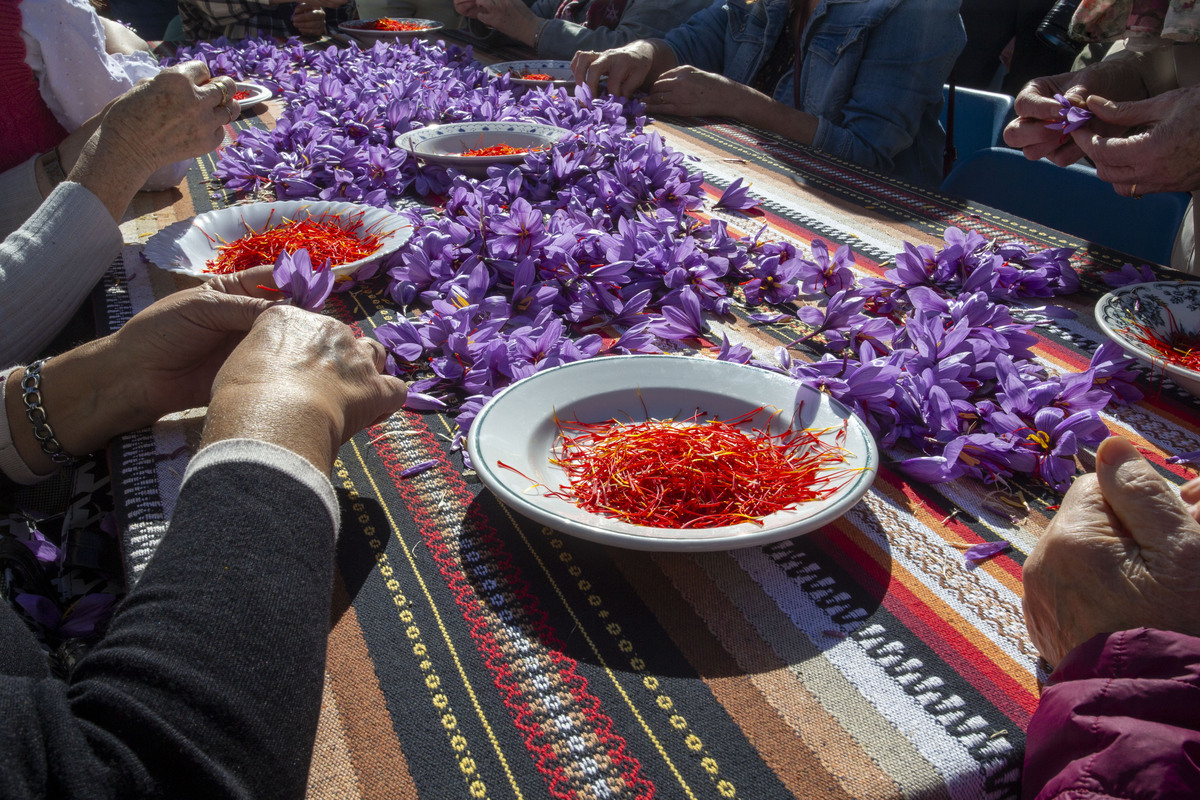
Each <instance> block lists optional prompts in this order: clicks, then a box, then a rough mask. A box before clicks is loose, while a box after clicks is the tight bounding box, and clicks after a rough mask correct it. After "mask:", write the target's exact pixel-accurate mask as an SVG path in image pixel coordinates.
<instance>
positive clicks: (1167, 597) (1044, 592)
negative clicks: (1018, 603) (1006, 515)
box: [1024, 437, 1200, 664]
mask: <svg viewBox="0 0 1200 800" xmlns="http://www.w3.org/2000/svg"><path fill="white" fill-rule="evenodd" d="M1024 576H1025V577H1024V581H1025V599H1024V608H1025V621H1026V624H1027V625H1028V626H1029V635H1030V637H1031V638H1032V639H1033V643H1034V645H1035V646H1036V647H1037V649H1038V651H1039V652H1040V653H1041V654H1042V656H1043V657H1044V658H1045V659H1046V660H1047V661H1049V662H1050V663H1051V664H1057V663H1058V662H1060V661H1061V660H1062V659H1063V657H1064V656H1066V654H1067V653H1068V652H1070V651H1071V650H1072V649H1074V648H1075V647H1077V646H1079V645H1080V644H1083V643H1084V642H1086V641H1087V640H1088V639H1090V638H1092V637H1093V636H1095V635H1097V634H1100V633H1109V632H1112V631H1120V630H1128V629H1130V628H1137V627H1142V626H1145V627H1150V628H1159V629H1162V630H1172V631H1179V632H1181V633H1186V634H1190V635H1192V636H1196V635H1200V524H1198V523H1197V522H1196V520H1195V519H1193V518H1192V516H1191V514H1189V513H1188V510H1187V509H1186V508H1185V507H1184V505H1183V504H1182V503H1181V502H1180V501H1179V498H1177V497H1176V496H1175V493H1174V491H1173V490H1172V489H1171V486H1170V485H1169V484H1168V483H1167V482H1166V481H1165V480H1163V478H1162V477H1160V476H1159V475H1158V474H1157V473H1156V472H1155V471H1154V469H1153V468H1152V467H1151V466H1150V464H1148V463H1147V462H1146V460H1145V459H1144V458H1142V457H1141V455H1139V454H1138V452H1137V451H1136V450H1135V449H1134V448H1133V445H1131V444H1130V443H1129V442H1127V441H1125V440H1124V439H1121V438H1116V437H1114V438H1110V439H1107V440H1105V441H1104V442H1103V443H1102V444H1101V445H1100V448H1099V450H1098V451H1097V454H1096V474H1095V475H1084V476H1083V477H1081V478H1079V479H1078V480H1076V481H1075V484H1074V485H1073V486H1072V487H1071V489H1070V491H1068V492H1067V495H1066V497H1064V498H1063V502H1062V506H1061V508H1060V509H1059V511H1058V514H1057V515H1055V517H1054V520H1053V521H1052V522H1051V523H1050V526H1049V527H1048V528H1047V529H1046V532H1045V534H1043V535H1042V538H1041V540H1040V541H1039V542H1038V544H1037V547H1035V548H1034V550H1033V552H1032V553H1031V554H1030V556H1029V559H1028V560H1027V561H1026V562H1025V569H1024Z"/></svg>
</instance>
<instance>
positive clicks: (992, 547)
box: [963, 540, 1012, 564]
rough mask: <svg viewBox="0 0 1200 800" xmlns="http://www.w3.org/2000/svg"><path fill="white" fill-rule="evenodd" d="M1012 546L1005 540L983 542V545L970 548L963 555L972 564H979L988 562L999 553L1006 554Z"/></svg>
mask: <svg viewBox="0 0 1200 800" xmlns="http://www.w3.org/2000/svg"><path fill="white" fill-rule="evenodd" d="M1011 546H1012V545H1010V544H1009V543H1008V542H1006V541H1003V540H1001V541H998V542H982V543H981V544H977V545H972V546H971V547H968V548H967V549H966V551H965V552H964V553H963V558H965V559H966V560H967V561H970V562H971V563H972V564H979V563H981V562H983V561H987V560H988V559H989V558H991V557H992V556H994V555H996V554H997V553H1002V552H1004V551H1005V550H1007V549H1008V548H1009V547H1011Z"/></svg>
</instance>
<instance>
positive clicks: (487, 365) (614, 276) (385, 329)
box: [179, 40, 1140, 491]
mask: <svg viewBox="0 0 1200 800" xmlns="http://www.w3.org/2000/svg"><path fill="white" fill-rule="evenodd" d="M179 55H180V57H199V58H202V59H204V60H205V61H207V62H208V63H209V64H210V66H211V67H212V68H213V70H214V71H220V72H222V73H224V74H232V75H234V76H235V77H238V78H253V79H256V80H259V81H262V82H268V83H270V84H271V85H272V86H273V87H274V88H277V89H278V90H279V91H280V92H281V95H282V99H283V102H284V105H285V111H284V112H283V114H282V116H281V118H280V119H279V122H278V125H277V126H276V127H275V129H274V130H272V131H261V130H251V131H246V132H243V133H242V134H241V135H240V137H239V139H238V141H237V142H236V144H235V145H234V146H232V147H229V148H227V149H226V150H225V152H224V154H223V156H222V159H221V162H220V164H219V166H218V170H217V175H218V177H220V178H221V179H222V180H223V181H224V182H225V184H226V185H227V186H228V187H231V188H234V189H237V190H241V191H251V190H256V189H259V188H261V187H264V186H270V187H273V188H274V190H275V192H276V194H277V196H279V197H280V198H300V197H312V198H321V199H345V200H354V201H358V202H364V203H371V204H375V205H381V206H382V205H390V204H394V203H396V202H397V201H399V200H400V199H401V197H402V196H403V195H405V194H406V193H411V194H416V195H418V196H421V197H424V198H426V199H432V200H433V201H435V203H437V205H438V206H439V207H438V208H437V209H436V210H431V209H427V208H426V209H418V210H413V211H409V212H406V213H409V214H411V215H412V219H413V222H414V226H415V233H414V236H413V238H412V241H411V242H410V243H409V244H408V245H407V246H406V247H405V248H403V249H402V250H401V251H399V252H398V253H397V254H396V255H394V256H393V257H391V258H390V259H389V260H388V262H387V263H386V264H385V265H383V269H384V270H386V274H387V281H388V283H387V290H388V292H389V294H390V296H391V298H392V299H393V300H394V301H395V302H396V303H397V305H399V306H400V307H402V308H404V309H405V311H406V314H405V316H404V318H403V319H401V320H400V321H398V322H394V323H389V324H387V325H384V326H382V327H380V328H379V329H377V331H376V335H377V336H378V338H379V339H380V341H381V342H383V343H384V344H385V345H386V346H387V347H388V348H389V350H390V352H391V354H392V355H391V359H390V361H389V369H390V370H391V371H392V372H394V373H395V374H398V375H402V376H404V377H406V378H408V379H410V380H411V381H412V383H411V394H410V404H409V405H410V407H411V408H423V409H432V408H454V409H455V411H456V414H457V416H456V419H457V422H458V424H459V427H460V434H459V439H460V440H461V436H462V434H463V433H465V431H466V430H467V429H468V428H469V426H470V424H471V422H472V420H473V419H474V417H475V415H476V414H477V413H478V411H479V409H480V408H482V406H483V404H484V403H485V402H486V401H487V400H488V399H489V398H490V397H491V396H493V395H494V394H495V393H496V392H498V391H499V390H501V389H503V388H504V387H505V386H507V385H509V384H510V383H512V382H513V381H515V380H519V379H520V378H523V377H526V376H528V375H531V374H534V373H535V372H537V371H539V370H543V369H546V368H548V367H552V366H555V365H557V364H562V363H565V362H569V361H575V360H580V359H584V358H592V357H595V356H598V355H605V354H611V353H629V352H660V351H661V350H662V349H664V348H672V347H678V346H685V345H686V344H695V343H696V341H697V340H699V339H702V338H705V337H712V336H713V334H712V333H711V331H710V329H709V327H708V324H709V323H708V321H709V320H712V319H714V318H719V317H722V316H724V315H726V314H727V313H728V312H729V311H730V309H731V307H732V303H733V300H734V298H733V296H732V295H731V292H734V293H736V292H737V291H739V289H738V287H740V291H741V293H742V295H743V297H744V298H745V301H746V303H747V304H748V305H750V306H757V307H759V309H758V311H757V312H756V313H755V314H753V315H752V319H754V320H756V321H758V322H762V323H774V322H780V321H786V320H789V319H794V320H795V321H796V323H798V324H799V327H801V328H802V329H803V331H804V336H802V337H801V338H800V339H798V340H796V341H795V342H793V345H796V346H797V347H799V348H801V351H807V352H813V351H814V350H815V351H816V352H818V353H820V354H821V355H820V357H819V358H818V360H816V361H812V362H809V361H807V360H804V361H802V360H801V359H800V358H798V357H797V356H796V353H797V352H799V351H797V350H795V349H793V348H779V349H778V350H777V354H776V355H777V358H778V360H779V363H778V364H767V363H762V362H759V361H758V360H756V359H754V358H753V357H752V354H751V352H750V350H749V349H748V348H746V347H744V346H741V345H734V344H730V342H729V341H728V339H724V340H723V342H722V345H721V347H720V349H719V352H718V353H717V354H716V355H717V357H718V358H722V359H726V360H733V361H739V362H742V363H754V364H756V365H758V366H761V367H764V368H767V369H773V370H777V371H782V372H785V373H787V374H790V375H792V376H794V377H796V378H797V379H799V380H804V381H809V382H812V383H815V384H818V385H820V386H822V387H823V388H824V389H825V390H826V391H828V392H829V393H830V394H832V395H833V396H834V397H836V398H838V399H840V400H842V401H843V402H845V403H847V404H848V405H850V406H851V407H852V408H854V409H855V410H856V411H857V412H858V413H859V414H861V415H862V416H863V418H864V419H865V420H866V421H867V423H868V425H870V426H871V428H872V429H873V430H874V431H875V432H876V434H877V435H878V436H879V437H880V443H881V445H882V446H883V447H885V448H888V449H889V450H890V451H891V452H892V453H893V454H894V455H896V456H897V458H898V459H900V465H899V466H900V468H901V469H903V470H904V471H905V472H906V473H908V474H909V475H911V476H913V477H915V478H917V479H920V480H925V481H944V480H951V479H954V478H957V477H959V476H964V475H969V476H973V477H976V478H979V479H982V480H984V481H988V482H994V481H1004V480H1007V479H1009V478H1011V477H1013V476H1017V475H1026V476H1032V477H1034V478H1036V479H1039V480H1041V481H1044V482H1045V483H1046V484H1049V485H1050V486H1052V487H1054V488H1056V489H1058V490H1060V491H1061V490H1064V489H1065V488H1066V487H1067V486H1068V485H1069V482H1070V480H1071V478H1072V476H1073V475H1074V474H1075V455H1076V454H1077V453H1078V452H1079V451H1080V448H1082V447H1091V446H1094V445H1096V444H1097V443H1098V442H1099V441H1100V440H1101V439H1102V438H1103V437H1104V436H1105V435H1106V428H1105V426H1104V424H1103V422H1102V421H1101V418H1100V413H1099V412H1100V411H1101V409H1103V408H1104V407H1105V406H1106V405H1107V404H1108V403H1109V402H1114V401H1115V402H1131V401H1132V400H1135V399H1137V398H1138V397H1140V392H1138V390H1137V389H1136V388H1135V387H1134V386H1133V385H1132V384H1133V379H1134V377H1135V373H1133V372H1132V371H1131V370H1130V366H1131V364H1132V360H1131V359H1127V358H1125V357H1124V356H1122V354H1121V353H1120V351H1119V349H1118V348H1116V347H1115V346H1111V345H1105V346H1103V347H1101V348H1100V349H1099V350H1098V351H1097V353H1096V355H1095V357H1094V358H1093V360H1092V364H1091V367H1090V368H1089V369H1088V370H1086V371H1085V372H1083V373H1080V374H1066V375H1055V374H1051V373H1049V372H1048V371H1047V370H1046V369H1045V368H1044V367H1042V366H1041V365H1040V364H1039V363H1038V362H1036V361H1035V360H1034V359H1033V357H1032V354H1031V352H1030V350H1029V347H1030V346H1031V345H1032V344H1033V343H1034V341H1035V339H1034V337H1033V336H1032V334H1031V333H1030V331H1031V330H1032V328H1033V327H1034V326H1035V325H1036V324H1038V323H1040V322H1043V321H1046V320H1048V319H1049V318H1050V317H1052V316H1055V315H1056V311H1055V309H1054V307H1053V306H1048V307H1042V308H1036V307H1033V306H1031V305H1030V302H1029V301H1030V299H1031V298H1048V297H1052V296H1054V295H1058V294H1069V293H1071V292H1073V291H1075V290H1076V288H1077V286H1078V281H1077V278H1076V275H1075V273H1074V270H1073V269H1072V268H1071V267H1070V265H1069V263H1068V258H1069V256H1070V251H1069V250H1064V249H1052V250H1047V251H1043V252H1038V253H1031V252H1029V251H1028V250H1027V249H1026V248H1025V247H1023V246H1020V245H1017V244H1004V243H997V242H988V241H986V240H985V239H984V238H983V237H982V236H979V235H978V234H974V233H963V232H962V231H959V230H957V229H955V228H950V229H948V230H947V231H946V235H945V243H944V246H943V247H940V248H933V247H930V246H928V245H920V246H915V245H911V244H906V245H905V247H904V252H902V253H899V254H897V255H896V257H895V264H894V267H893V268H892V269H890V270H889V271H888V272H887V273H886V274H885V275H884V277H882V278H869V279H866V280H862V281H859V280H857V279H856V275H855V271H854V270H853V269H852V268H851V267H852V265H853V261H854V258H853V254H852V253H851V251H850V249H849V248H848V247H842V248H839V249H837V250H836V251H835V252H834V253H832V254H831V253H830V252H829V248H828V247H827V246H826V244H825V243H823V242H820V241H816V242H814V243H813V245H812V247H811V253H810V254H809V257H806V256H805V254H803V253H801V252H800V251H799V250H797V248H796V247H795V246H793V245H792V244H790V243H787V242H777V241H767V240H765V239H764V238H763V235H762V232H760V233H759V235H758V236H754V237H750V238H745V239H740V238H737V237H735V236H733V235H731V234H730V233H729V231H728V230H727V228H726V225H725V223H724V222H723V221H721V220H720V219H711V220H708V221H705V220H702V219H701V218H699V217H698V216H697V215H695V214H694V213H690V212H694V211H697V210H699V209H701V208H702V207H703V205H704V195H703V190H702V188H701V180H702V178H701V176H700V175H699V174H698V173H696V172H694V171H692V170H691V169H690V168H689V164H688V162H687V160H686V159H685V158H684V157H683V155H682V154H680V153H678V152H676V151H673V150H671V149H670V148H669V147H667V146H666V145H665V143H664V142H663V140H662V139H661V137H659V136H658V135H657V134H656V133H653V132H649V133H648V132H646V131H645V130H644V129H643V120H642V119H641V118H638V117H635V116H634V115H636V114H637V113H639V111H640V108H641V107H640V105H639V104H638V103H637V102H636V101H632V102H630V103H627V104H622V103H621V102H618V101H616V100H614V99H612V98H607V97H602V98H596V97H592V96H591V95H590V93H589V92H588V91H587V89H586V88H585V87H579V88H576V89H575V90H574V91H573V92H568V91H567V90H565V89H553V88H530V89H525V88H523V87H520V86H513V85H511V84H510V82H509V81H508V79H507V77H500V78H494V77H492V76H489V75H487V74H486V73H485V72H484V71H483V70H482V69H481V68H480V67H479V65H478V64H477V63H475V62H474V60H473V59H472V58H471V54H470V51H469V50H463V49H461V48H458V47H456V46H444V45H441V44H427V43H424V42H421V41H419V40H417V41H414V42H413V43H412V44H411V45H408V46H390V47H389V46H383V45H377V46H375V47H373V48H371V49H370V50H365V51H360V50H358V49H353V48H352V49H349V50H329V51H324V52H320V53H310V52H306V51H304V50H302V49H300V48H298V47H296V46H295V45H294V44H289V45H284V46H277V45H275V44H272V43H269V42H257V41H248V42H241V43H237V44H229V43H219V42H218V43H214V44H211V45H209V44H201V45H198V46H196V47H195V48H193V49H189V50H185V51H181V52H180V54H179ZM492 119H526V120H533V121H537V122H544V123H548V124H552V125H557V126H559V127H563V128H568V129H570V130H572V131H573V132H575V133H576V134H577V135H576V136H575V137H569V138H568V139H566V140H564V141H563V142H561V143H560V144H558V145H556V146H554V147H553V148H551V149H549V150H547V151H544V152H538V153H534V154H531V155H530V156H529V157H528V158H527V159H526V161H525V162H524V163H522V164H521V165H519V166H510V165H497V166H493V167H491V168H490V170H489V173H488V176H487V178H485V179H483V180H478V181H477V180H472V179H468V178H466V177H464V176H462V175H460V174H458V173H457V172H455V171H453V170H448V169H445V168H442V167H437V166H423V165H421V164H419V163H417V162H416V160H415V159H414V158H413V157H412V156H411V155H410V154H408V153H405V152H403V151H401V150H398V149H396V148H394V147H393V143H394V140H395V138H396V136H398V135H399V134H402V133H404V132H406V131H408V130H410V129H412V128H413V127H417V126H423V125H430V124H435V123H439V122H458V121H467V120H492ZM753 204H754V201H753V199H752V198H751V197H749V195H748V193H747V191H746V187H743V186H741V184H740V182H735V184H734V185H733V186H730V187H729V189H728V190H727V192H726V194H725V196H724V198H723V199H722V202H721V203H720V205H723V206H724V207H726V208H732V209H739V208H746V207H749V206H751V205H753ZM764 231H765V229H764ZM797 305H799V309H798V310H797V309H796V306H797ZM677 343H684V344H683V345H680V344H677Z"/></svg>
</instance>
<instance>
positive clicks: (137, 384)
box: [105, 266, 277, 430]
mask: <svg viewBox="0 0 1200 800" xmlns="http://www.w3.org/2000/svg"><path fill="white" fill-rule="evenodd" d="M272 270H273V267H271V266H262V267H256V268H254V269H249V270H245V271H244V272H239V273H234V274H231V275H220V276H217V277H216V278H213V279H212V280H210V281H208V282H207V283H204V284H202V285H201V286H198V287H195V288H193V289H186V290H184V291H182V292H176V293H174V294H172V295H168V296H167V297H164V298H163V299H161V300H159V301H158V302H156V303H154V304H153V305H151V306H149V307H148V308H146V309H145V310H143V311H142V312H140V313H139V314H137V315H135V316H134V317H133V318H132V319H130V320H129V322H127V323H126V324H125V325H124V326H122V327H121V329H120V330H118V331H117V332H116V333H115V334H113V335H112V336H111V337H109V339H110V341H109V343H108V347H107V348H106V349H105V353H106V354H108V364H107V366H106V368H105V371H106V372H107V373H108V374H110V375H113V376H117V377H119V379H120V382H121V383H122V384H123V386H122V393H123V394H124V396H125V398H126V401H127V402H128V403H129V404H130V407H129V408H128V409H126V410H125V412H124V416H125V417H126V418H127V419H129V421H130V425H131V427H130V428H129V429H130V430H136V429H137V428H142V427H145V426H147V425H151V424H153V423H154V422H155V421H157V420H158V419H160V418H161V417H162V416H163V415H165V414H170V413H172V412H174V411H182V410H185V409H188V408H197V407H199V406H204V405H207V404H208V400H209V396H210V394H211V392H212V383H213V379H214V378H215V377H216V374H217V370H219V369H220V368H221V365H222V364H223V363H224V362H225V359H226V357H227V356H228V355H229V354H230V353H231V352H233V349H234V348H235V347H236V346H237V345H238V343H239V342H241V340H242V337H244V336H245V334H246V332H247V331H249V330H250V329H251V328H252V327H253V326H254V322H255V320H256V319H258V315H259V314H261V313H262V312H264V311H265V310H267V309H268V308H270V307H271V306H272V305H274V304H275V298H276V297H277V295H274V293H272V292H270V291H268V290H266V289H261V288H259V286H267V287H272V288H273V287H274V286H275V283H274V279H273V278H272V275H271V273H272Z"/></svg>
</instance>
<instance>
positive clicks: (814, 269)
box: [796, 239, 854, 296]
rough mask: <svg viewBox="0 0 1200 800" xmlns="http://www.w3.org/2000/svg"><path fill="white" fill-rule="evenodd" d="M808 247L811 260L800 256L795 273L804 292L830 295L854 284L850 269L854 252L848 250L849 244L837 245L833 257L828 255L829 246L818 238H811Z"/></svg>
mask: <svg viewBox="0 0 1200 800" xmlns="http://www.w3.org/2000/svg"><path fill="white" fill-rule="evenodd" d="M810 249H811V250H812V256H813V260H812V261H809V260H807V259H803V258H801V259H797V264H796V275H797V277H799V279H800V285H801V286H803V287H804V291H805V292H808V293H809V294H812V293H814V292H824V293H825V294H827V295H831V296H832V295H834V294H837V293H838V292H841V291H844V290H846V289H849V288H850V287H851V286H853V285H854V273H853V272H851V271H850V265H851V264H853V263H854V253H852V252H850V246H849V245H845V244H844V245H842V246H841V247H839V248H838V249H837V252H836V253H834V255H833V258H830V257H829V246H828V245H826V244H825V242H823V241H821V240H820V239H813V243H812V247H811V248H810Z"/></svg>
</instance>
